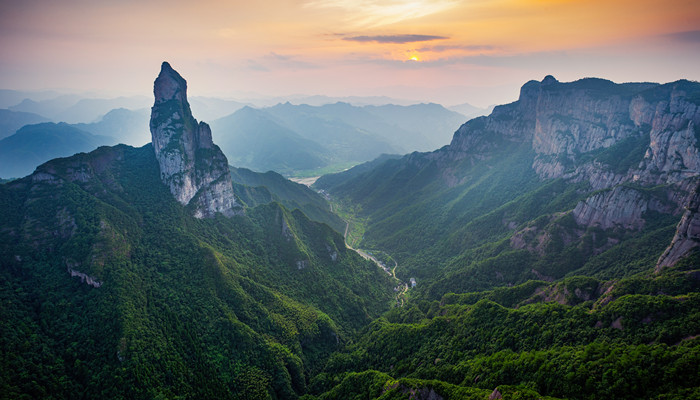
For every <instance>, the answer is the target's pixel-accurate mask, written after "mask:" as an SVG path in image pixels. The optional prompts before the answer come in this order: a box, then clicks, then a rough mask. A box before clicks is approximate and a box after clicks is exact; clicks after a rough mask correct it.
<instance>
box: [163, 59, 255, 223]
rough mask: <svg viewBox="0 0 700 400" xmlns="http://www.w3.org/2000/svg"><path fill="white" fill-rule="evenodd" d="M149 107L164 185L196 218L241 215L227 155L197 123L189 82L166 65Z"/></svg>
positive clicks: (165, 63) (204, 128)
mask: <svg viewBox="0 0 700 400" xmlns="http://www.w3.org/2000/svg"><path fill="white" fill-rule="evenodd" d="M153 94H154V95H155V103H154V104H153V107H152V108H151V123H150V127H151V137H152V143H153V150H154V151H155V154H156V159H157V160H158V164H159V165H160V176H161V179H162V180H163V183H165V184H166V185H168V186H169V187H170V193H172V194H173V196H175V198H176V199H177V201H178V202H180V204H182V205H185V206H191V207H192V208H193V209H194V215H195V216H196V217H197V218H205V217H207V218H211V217H214V216H215V215H216V214H217V213H221V214H224V215H227V216H232V215H235V214H236V213H238V212H239V211H240V208H241V207H240V205H238V204H237V203H236V200H235V198H234V195H233V187H232V183H231V172H230V171H229V167H228V160H227V159H226V156H225V155H224V153H223V152H222V151H221V149H219V147H218V146H217V145H215V144H214V142H213V141H212V137H211V128H210V127H209V125H207V124H206V123H205V122H199V123H198V122H197V120H196V119H194V117H193V116H192V111H191V110H190V105H189V103H188V102H187V82H186V81H185V80H184V79H183V78H182V76H180V74H178V73H177V71H175V70H174V69H172V67H171V66H170V64H168V63H167V62H164V63H163V65H162V66H161V70H160V74H158V78H156V81H155V83H154V84H153Z"/></svg>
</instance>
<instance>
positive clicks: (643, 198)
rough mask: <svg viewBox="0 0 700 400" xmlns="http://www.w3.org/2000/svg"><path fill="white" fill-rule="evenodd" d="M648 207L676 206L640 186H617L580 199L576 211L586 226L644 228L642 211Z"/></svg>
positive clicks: (669, 209)
mask: <svg viewBox="0 0 700 400" xmlns="http://www.w3.org/2000/svg"><path fill="white" fill-rule="evenodd" d="M647 210H653V211H658V212H664V213H670V212H672V211H673V210H674V207H672V206H669V205H667V204H664V202H662V201H661V200H659V199H657V198H655V197H652V196H649V195H646V194H643V193H641V192H639V191H637V190H634V189H631V188H628V187H625V186H617V187H615V188H614V189H612V190H606V191H603V192H598V193H596V194H594V195H593V196H591V197H589V198H587V199H586V200H583V201H580V202H579V203H578V204H577V205H576V208H574V211H573V215H574V219H575V220H576V223H577V224H579V225H582V226H598V227H600V228H602V229H610V228H615V227H621V228H624V229H641V228H642V227H643V226H644V219H643V218H642V215H643V214H644V213H645V212H646V211H647Z"/></svg>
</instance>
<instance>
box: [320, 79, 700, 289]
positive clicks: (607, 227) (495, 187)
mask: <svg viewBox="0 0 700 400" xmlns="http://www.w3.org/2000/svg"><path fill="white" fill-rule="evenodd" d="M699 93H700V85H699V84H697V83H694V82H688V81H678V82H673V83H669V84H665V85H658V84H623V85H617V84H614V83H612V82H609V81H604V80H600V79H584V80H581V81H577V82H572V83H560V82H558V81H556V80H555V79H554V78H553V77H551V76H548V77H546V78H545V79H544V80H543V81H542V82H534V81H533V82H528V83H527V84H525V85H524V86H523V88H522V90H521V94H520V98H519V100H518V101H517V102H514V103H512V104H508V105H503V106H498V107H496V108H495V109H494V111H493V113H492V114H491V115H490V116H488V117H480V118H476V119H473V120H471V121H469V122H467V123H466V124H464V125H463V126H462V127H460V129H459V130H458V131H457V132H455V135H454V138H453V140H452V142H451V144H450V145H449V146H446V147H444V148H442V149H440V150H437V151H435V152H432V153H414V154H411V155H408V156H406V157H404V158H403V159H401V160H389V161H386V162H384V163H383V164H382V165H380V166H377V167H375V168H373V169H371V170H370V171H368V172H365V173H363V174H360V175H358V176H354V177H350V176H348V179H346V180H343V179H342V175H340V176H337V177H334V178H333V179H332V181H331V180H330V179H323V178H322V179H319V180H318V181H317V183H316V187H317V188H320V189H324V190H326V191H328V192H330V193H331V194H333V195H335V196H337V197H339V198H341V199H344V201H348V202H351V203H353V204H356V205H359V206H360V207H361V210H362V213H363V215H364V216H365V217H367V218H368V220H369V221H370V223H369V225H368V226H367V230H366V233H365V240H364V244H363V246H364V247H366V248H377V249H381V250H385V251H388V252H389V253H391V254H392V256H394V257H395V258H398V259H399V262H400V264H402V267H403V268H400V269H398V270H397V273H398V274H401V275H402V276H403V277H404V278H405V279H408V277H409V276H414V277H417V278H420V279H419V282H420V281H421V280H422V281H423V282H424V283H425V284H424V285H423V288H425V287H426V286H429V284H430V283H434V286H433V288H432V289H431V290H430V292H431V293H432V295H433V296H440V295H441V294H442V293H445V292H447V291H464V290H479V289H484V288H488V287H491V286H494V285H501V284H514V283H518V282H523V281H525V280H527V279H542V278H543V277H546V278H547V279H556V278H560V277H562V276H564V275H566V274H571V273H575V272H576V271H580V272H585V273H587V274H599V275H598V276H600V277H605V276H606V273H608V272H610V273H612V272H611V271H612V270H613V269H614V270H615V272H614V274H620V273H622V274H623V275H624V274H632V273H634V272H639V271H640V270H642V269H645V268H648V265H649V264H648V262H649V261H650V260H653V261H652V262H655V261H656V259H657V258H658V257H659V256H660V255H661V253H662V252H663V249H664V248H665V247H666V246H667V245H668V243H670V241H671V238H672V236H673V231H674V229H675V225H676V224H677V223H678V220H679V219H680V214H681V212H682V209H683V207H684V206H685V204H686V203H687V202H688V198H689V195H690V193H691V192H692V190H693V189H694V187H695V185H696V183H697V180H698V175H699V174H700V165H699V164H698V162H700V157H698V139H697V137H696V135H697V132H698V130H697V126H698V123H700V111H699V108H698V105H699V104H700V100H699V99H700V95H699ZM345 174H347V175H349V173H345ZM635 249H637V250H639V251H638V255H637V256H633V257H631V258H629V259H627V260H626V262H625V263H622V264H621V263H619V260H616V257H615V256H613V255H617V256H619V255H620V254H621V253H630V252H634V251H635ZM641 259H644V262H641V263H639V262H638V261H640V260H641ZM606 271H608V272H606ZM420 286H421V285H420V284H419V287H420Z"/></svg>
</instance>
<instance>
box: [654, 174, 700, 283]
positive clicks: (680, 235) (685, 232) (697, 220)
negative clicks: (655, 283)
mask: <svg viewBox="0 0 700 400" xmlns="http://www.w3.org/2000/svg"><path fill="white" fill-rule="evenodd" d="M697 247H700V182H698V185H697V186H696V188H695V191H694V192H693V193H692V196H691V197H690V200H689V202H688V205H687V206H686V210H685V213H684V214H683V217H682V218H681V221H680V222H679V223H678V227H677V228H676V234H675V235H674V236H673V239H672V240H671V244H670V245H669V246H668V248H666V250H665V251H664V253H663V254H662V255H661V257H659V261H658V262H657V263H656V272H657V273H658V272H660V271H661V270H663V269H664V268H666V267H671V266H673V265H675V264H676V263H677V262H678V260H680V259H681V258H683V257H685V256H687V255H688V254H689V253H690V252H691V251H692V250H694V249H696V248H697Z"/></svg>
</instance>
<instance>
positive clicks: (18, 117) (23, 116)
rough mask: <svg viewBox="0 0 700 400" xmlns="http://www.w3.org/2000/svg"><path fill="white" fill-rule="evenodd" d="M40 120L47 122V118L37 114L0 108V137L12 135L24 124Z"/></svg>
mask: <svg viewBox="0 0 700 400" xmlns="http://www.w3.org/2000/svg"><path fill="white" fill-rule="evenodd" d="M40 122H49V120H48V118H45V117H42V116H41V115H38V114H32V113H26V112H21V111H10V110H2V109H0V139H2V138H4V137H7V136H10V135H14V134H15V133H16V132H17V129H19V128H21V127H23V126H25V125H31V124H38V123H40Z"/></svg>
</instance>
